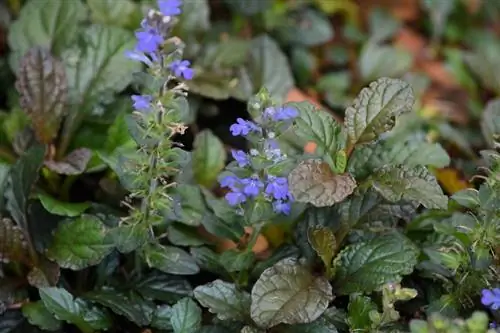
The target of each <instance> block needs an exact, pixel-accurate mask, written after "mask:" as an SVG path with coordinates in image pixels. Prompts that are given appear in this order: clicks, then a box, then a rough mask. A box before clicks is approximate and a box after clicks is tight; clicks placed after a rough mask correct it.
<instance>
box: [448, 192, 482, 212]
mask: <svg viewBox="0 0 500 333" xmlns="http://www.w3.org/2000/svg"><path fill="white" fill-rule="evenodd" d="M451 199H453V200H454V201H456V202H457V203H458V204H459V205H461V206H463V207H466V208H475V207H477V206H479V205H480V201H479V192H478V190H476V189H472V188H466V189H464V190H461V191H459V192H456V193H454V194H453V195H452V196H451Z"/></svg>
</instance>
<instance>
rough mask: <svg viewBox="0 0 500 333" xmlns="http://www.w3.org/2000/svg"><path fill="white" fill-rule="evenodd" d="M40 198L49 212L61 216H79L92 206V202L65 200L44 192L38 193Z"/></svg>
mask: <svg viewBox="0 0 500 333" xmlns="http://www.w3.org/2000/svg"><path fill="white" fill-rule="evenodd" d="M38 199H40V202H41V203H42V206H43V208H45V209H46V210H47V211H48V212H49V213H52V214H54V215H60V216H69V217H75V216H79V215H81V214H82V213H83V212H84V211H85V210H87V208H89V207H90V203H88V202H79V203H71V202H63V201H59V200H57V199H55V198H53V197H51V196H50V195H47V194H43V193H38Z"/></svg>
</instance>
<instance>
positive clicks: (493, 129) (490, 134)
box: [481, 99, 500, 148]
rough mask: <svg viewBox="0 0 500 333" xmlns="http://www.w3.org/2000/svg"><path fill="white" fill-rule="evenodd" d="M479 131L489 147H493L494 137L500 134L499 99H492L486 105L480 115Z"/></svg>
mask: <svg viewBox="0 0 500 333" xmlns="http://www.w3.org/2000/svg"><path fill="white" fill-rule="evenodd" d="M481 131H482V132H483V136H484V138H485V139H486V142H487V143H488V145H489V146H490V148H494V147H495V139H494V138H495V136H498V135H500V99H495V100H492V101H490V102H488V104H487V105H486V108H485V109H484V112H483V113H482V115H481ZM497 140H498V139H497Z"/></svg>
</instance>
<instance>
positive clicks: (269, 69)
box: [247, 35, 295, 100]
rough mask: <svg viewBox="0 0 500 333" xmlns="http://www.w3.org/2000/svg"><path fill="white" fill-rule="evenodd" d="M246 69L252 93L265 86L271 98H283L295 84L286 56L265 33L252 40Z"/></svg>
mask: <svg viewBox="0 0 500 333" xmlns="http://www.w3.org/2000/svg"><path fill="white" fill-rule="evenodd" d="M247 69H248V72H249V74H250V78H251V81H252V83H253V87H254V90H253V92H254V93H256V92H257V91H259V90H260V89H261V88H263V87H265V88H266V89H267V90H268V91H269V93H270V94H271V96H273V98H275V99H276V100H283V99H284V98H285V96H286V94H287V93H288V92H289V91H290V89H291V88H292V87H293V86H294V85H295V82H294V79H293V76H292V72H291V70H290V67H289V65H288V60H287V58H286V56H285V55H284V54H283V52H282V51H281V49H280V48H279V46H278V44H277V43H276V42H275V41H274V40H273V39H272V38H271V37H269V36H267V35H262V36H259V37H256V38H254V39H253V40H252V45H251V51H250V57H249V63H248V66H247Z"/></svg>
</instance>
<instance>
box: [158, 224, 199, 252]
mask: <svg viewBox="0 0 500 333" xmlns="http://www.w3.org/2000/svg"><path fill="white" fill-rule="evenodd" d="M167 237H168V240H169V242H170V243H172V244H174V245H177V246H200V245H203V244H205V241H204V240H203V239H202V238H201V236H200V235H199V232H198V230H197V228H194V227H188V226H187V225H184V224H181V223H175V222H174V223H172V224H170V225H169V226H168V227H167Z"/></svg>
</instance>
